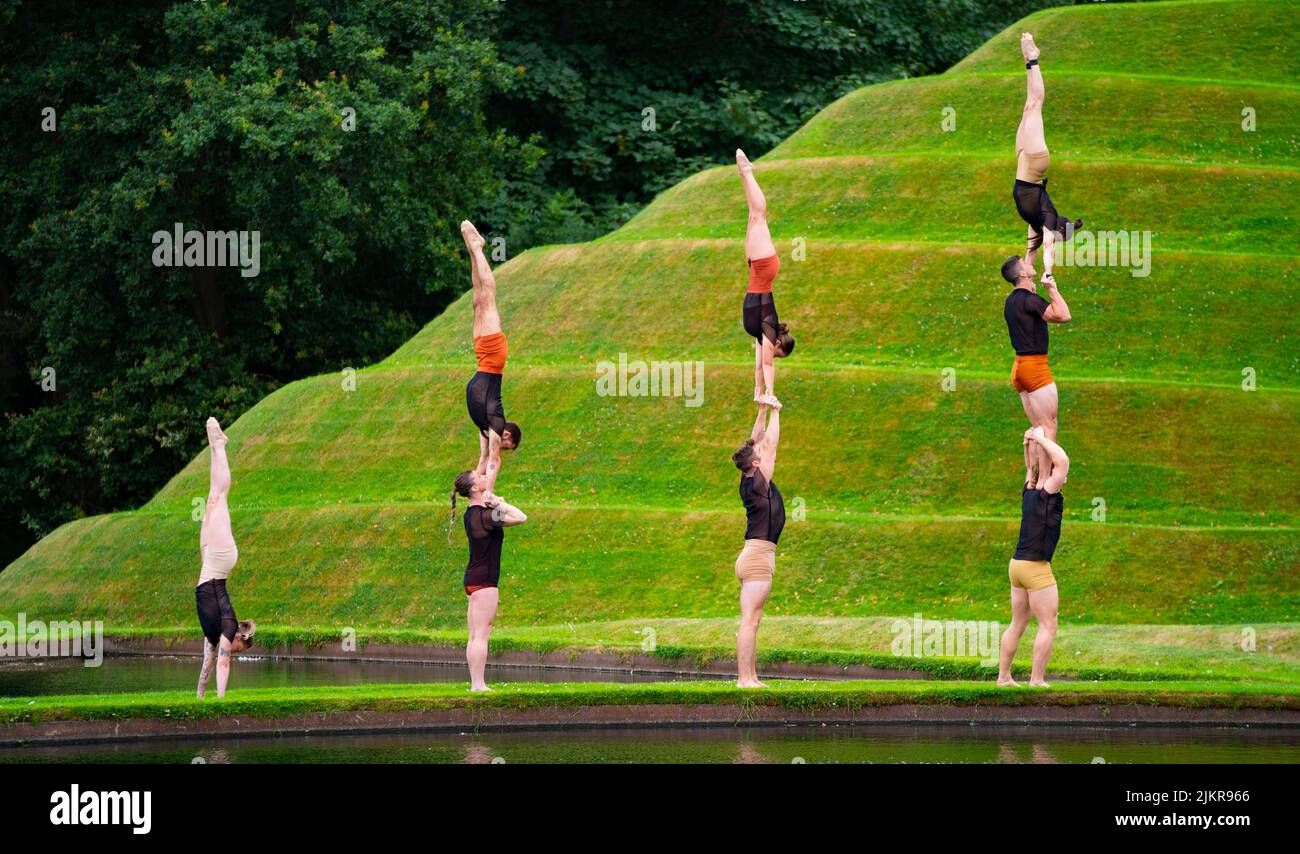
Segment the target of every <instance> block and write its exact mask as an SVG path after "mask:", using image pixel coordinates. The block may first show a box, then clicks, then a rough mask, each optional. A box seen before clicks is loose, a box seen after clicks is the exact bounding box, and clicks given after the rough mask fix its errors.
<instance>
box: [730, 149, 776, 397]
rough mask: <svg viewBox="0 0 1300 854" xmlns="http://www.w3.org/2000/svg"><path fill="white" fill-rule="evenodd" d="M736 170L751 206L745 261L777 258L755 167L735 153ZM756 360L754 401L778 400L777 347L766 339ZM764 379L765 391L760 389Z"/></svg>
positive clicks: (760, 346)
mask: <svg viewBox="0 0 1300 854" xmlns="http://www.w3.org/2000/svg"><path fill="white" fill-rule="evenodd" d="M736 168H737V169H738V170H740V181H741V183H742V184H743V185H744V187H745V204H747V205H748V206H749V218H748V220H747V221H746V224H745V258H746V259H747V260H749V261H756V260H758V259H760V258H770V257H772V256H773V255H775V254H776V244H774V243H773V242H772V232H771V231H770V230H769V229H768V227H767V197H766V196H764V195H763V190H762V189H761V188H760V187H759V186H758V181H757V180H756V179H755V178H754V164H752V163H750V162H749V158H748V157H746V156H745V152H743V151H741V150H740V149H739V148H737V149H736ZM754 349H755V353H754V358H755V360H756V373H757V374H758V376H757V377H756V378H755V392H754V399H755V400H756V401H757V400H760V399H761V398H762V397H767V398H773V397H775V396H776V364H775V362H774V361H773V360H774V358H775V355H776V352H775V349H774V345H773V344H772V342H771V341H769V340H767V336H763V340H762V344H761V345H760V344H759V343H758V342H755V344H754ZM760 379H761V381H762V382H761V385H762V387H763V388H762V389H759V388H758V386H759V385H760V383H759V382H758V380H760Z"/></svg>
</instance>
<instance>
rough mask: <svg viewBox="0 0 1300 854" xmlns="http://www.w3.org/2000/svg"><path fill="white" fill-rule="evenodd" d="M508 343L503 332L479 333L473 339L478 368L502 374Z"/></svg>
mask: <svg viewBox="0 0 1300 854" xmlns="http://www.w3.org/2000/svg"><path fill="white" fill-rule="evenodd" d="M509 353H510V345H509V344H507V343H506V334H505V333H504V332H493V333H492V334H491V335H480V336H478V337H477V338H475V339H474V355H475V356H478V369H479V370H480V371H482V372H483V373H485V374H503V373H505V370H506V356H507V355H508V354H509Z"/></svg>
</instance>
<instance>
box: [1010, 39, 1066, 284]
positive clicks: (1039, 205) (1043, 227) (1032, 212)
mask: <svg viewBox="0 0 1300 854" xmlns="http://www.w3.org/2000/svg"><path fill="white" fill-rule="evenodd" d="M1020 52H1021V53H1022V54H1023V55H1024V57H1025V69H1026V70H1027V71H1028V72H1029V84H1028V91H1027V93H1026V95H1025V109H1024V113H1023V114H1022V116H1021V118H1020V126H1019V127H1018V128H1016V183H1015V184H1014V185H1013V187H1012V189H1011V197H1012V199H1013V200H1014V201H1015V203H1016V213H1018V214H1020V218H1021V219H1023V220H1024V221H1025V222H1026V223H1028V225H1029V237H1028V240H1027V241H1026V245H1025V260H1026V261H1027V262H1029V266H1030V267H1032V266H1033V264H1034V257H1035V255H1036V253H1037V252H1038V247H1039V246H1042V248H1043V282H1044V283H1047V282H1051V281H1052V265H1053V263H1054V261H1055V259H1054V258H1053V248H1054V246H1055V244H1056V240H1057V238H1058V237H1059V238H1061V239H1064V237H1065V231H1066V225H1067V224H1068V223H1069V220H1067V219H1066V218H1065V217H1063V216H1061V215H1060V214H1059V213H1057V211H1056V205H1054V204H1052V199H1051V197H1050V196H1048V195H1047V167H1048V165H1049V164H1050V163H1051V155H1050V154H1049V153H1048V151H1047V136H1046V133H1045V132H1044V130H1043V98H1044V97H1045V95H1046V90H1045V89H1044V87H1043V72H1042V71H1041V70H1039V68H1038V47H1037V46H1036V45H1035V44H1034V37H1033V36H1032V35H1030V34H1029V33H1023V34H1022V35H1021V36H1020ZM1082 226H1083V220H1081V219H1080V220H1075V222H1074V228H1075V229H1078V228H1081V227H1082Z"/></svg>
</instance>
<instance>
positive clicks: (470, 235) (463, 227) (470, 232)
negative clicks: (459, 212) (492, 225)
mask: <svg viewBox="0 0 1300 854" xmlns="http://www.w3.org/2000/svg"><path fill="white" fill-rule="evenodd" d="M460 236H461V237H462V238H463V239H464V240H465V245H466V246H468V247H469V248H470V250H471V251H473V250H475V249H482V248H483V243H484V240H483V235H481V234H479V233H478V229H477V228H475V227H474V223H472V222H470V221H469V220H467V219H466V220H461V223H460Z"/></svg>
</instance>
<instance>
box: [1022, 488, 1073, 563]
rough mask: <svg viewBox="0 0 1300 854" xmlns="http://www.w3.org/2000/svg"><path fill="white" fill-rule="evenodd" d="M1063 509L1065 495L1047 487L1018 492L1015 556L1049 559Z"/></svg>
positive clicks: (1057, 537)
mask: <svg viewBox="0 0 1300 854" xmlns="http://www.w3.org/2000/svg"><path fill="white" fill-rule="evenodd" d="M1064 512H1065V498H1064V496H1062V495H1061V493H1059V492H1057V493H1055V494H1053V493H1050V492H1048V491H1047V490H1046V489H1029V488H1028V487H1026V488H1025V491H1024V493H1023V494H1021V496H1020V542H1019V543H1017V544H1016V553H1015V554H1014V555H1012V557H1013V558H1015V559H1016V560H1045V561H1049V562H1050V561H1051V560H1052V555H1053V554H1055V553H1056V542H1057V540H1059V539H1061V516H1062V515H1063V514H1064Z"/></svg>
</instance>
